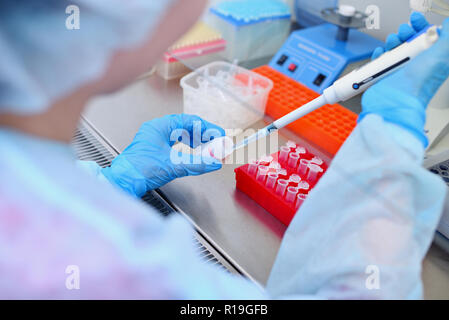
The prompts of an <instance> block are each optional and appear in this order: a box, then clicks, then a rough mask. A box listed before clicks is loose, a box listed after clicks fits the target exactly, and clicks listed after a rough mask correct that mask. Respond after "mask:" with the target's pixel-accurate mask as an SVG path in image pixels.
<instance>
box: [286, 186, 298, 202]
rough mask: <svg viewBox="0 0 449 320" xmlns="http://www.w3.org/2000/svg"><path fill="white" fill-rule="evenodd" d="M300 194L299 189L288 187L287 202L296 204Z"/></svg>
mask: <svg viewBox="0 0 449 320" xmlns="http://www.w3.org/2000/svg"><path fill="white" fill-rule="evenodd" d="M297 193H298V188H297V187H288V188H287V194H286V195H285V201H287V202H295V198H296V195H297Z"/></svg>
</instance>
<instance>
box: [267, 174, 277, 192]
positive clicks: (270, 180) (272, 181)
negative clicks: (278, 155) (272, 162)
mask: <svg viewBox="0 0 449 320" xmlns="http://www.w3.org/2000/svg"><path fill="white" fill-rule="evenodd" d="M278 177H279V175H278V174H277V173H276V172H270V173H269V174H268V176H267V182H266V184H265V186H266V187H267V188H268V189H273V188H274V186H275V185H276V180H277V179H278Z"/></svg>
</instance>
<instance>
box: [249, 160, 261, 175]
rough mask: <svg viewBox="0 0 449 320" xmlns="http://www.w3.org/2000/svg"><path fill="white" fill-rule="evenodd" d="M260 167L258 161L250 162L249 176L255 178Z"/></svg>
mask: <svg viewBox="0 0 449 320" xmlns="http://www.w3.org/2000/svg"><path fill="white" fill-rule="evenodd" d="M258 166H259V163H258V162H257V161H256V160H252V161H250V163H249V165H248V174H249V175H250V176H254V175H255V174H256V172H257V167H258Z"/></svg>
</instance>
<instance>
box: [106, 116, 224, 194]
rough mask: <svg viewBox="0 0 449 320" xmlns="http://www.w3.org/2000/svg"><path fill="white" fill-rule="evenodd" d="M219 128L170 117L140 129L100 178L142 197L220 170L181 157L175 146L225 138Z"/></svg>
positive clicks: (212, 164) (213, 161) (190, 157)
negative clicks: (151, 191) (167, 185)
mask: <svg viewBox="0 0 449 320" xmlns="http://www.w3.org/2000/svg"><path fill="white" fill-rule="evenodd" d="M224 135H225V132H224V130H223V129H222V128H220V127H218V126H216V125H214V124H211V123H209V122H207V121H205V120H203V119H201V118H200V117H198V116H192V115H185V114H181V115H169V116H165V117H162V118H159V119H154V120H152V121H149V122H146V123H144V124H143V125H142V127H141V128H140V130H139V132H138V133H137V135H136V136H135V138H134V140H133V142H132V143H131V145H129V146H128V147H127V148H126V149H125V150H124V151H123V152H122V153H121V154H120V155H119V156H117V157H116V158H115V159H114V160H113V161H112V164H111V166H110V167H107V168H104V169H102V174H103V175H104V176H105V177H106V178H107V179H108V180H109V181H110V182H111V183H113V184H115V185H117V186H119V187H120V188H122V189H123V190H125V191H126V192H128V193H130V194H132V195H134V196H137V197H142V196H143V195H144V194H145V193H146V192H147V191H149V190H153V189H156V188H159V187H161V186H163V185H164V184H166V183H168V182H170V181H172V180H174V179H176V178H180V177H184V176H195V175H200V174H203V173H207V172H211V171H215V170H218V169H221V167H222V164H221V162H219V161H217V160H216V159H213V158H205V157H201V155H191V154H184V153H181V152H179V151H177V150H175V149H174V148H172V146H173V145H174V144H175V142H177V141H179V142H181V143H184V144H187V145H189V146H190V147H192V148H195V147H197V146H198V145H200V144H201V143H204V142H209V141H210V140H212V139H213V138H215V137H220V136H224Z"/></svg>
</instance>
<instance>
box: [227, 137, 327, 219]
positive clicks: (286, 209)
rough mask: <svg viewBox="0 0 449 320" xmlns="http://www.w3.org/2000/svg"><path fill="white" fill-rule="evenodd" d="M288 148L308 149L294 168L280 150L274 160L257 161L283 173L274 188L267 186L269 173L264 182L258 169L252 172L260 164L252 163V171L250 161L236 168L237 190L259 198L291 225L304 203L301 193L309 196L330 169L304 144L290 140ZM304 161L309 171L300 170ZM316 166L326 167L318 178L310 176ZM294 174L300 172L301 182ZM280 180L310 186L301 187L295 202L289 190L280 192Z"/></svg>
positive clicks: (254, 198) (269, 210) (291, 185)
mask: <svg viewBox="0 0 449 320" xmlns="http://www.w3.org/2000/svg"><path fill="white" fill-rule="evenodd" d="M287 147H288V148H289V149H290V150H289V151H288V154H289V155H290V154H292V153H295V154H298V152H297V150H300V151H305V153H299V155H300V157H299V161H298V162H297V163H296V165H295V166H294V167H291V166H289V164H288V159H289V158H287V159H283V157H282V156H281V157H280V154H281V152H280V151H279V152H277V153H275V154H273V155H271V157H269V158H270V159H271V160H270V159H268V160H267V159H261V160H259V161H258V162H257V166H265V167H268V168H269V172H277V173H278V174H279V177H278V179H277V180H276V184H275V186H274V187H267V185H266V181H267V178H268V174H266V175H265V178H264V179H263V181H260V180H258V179H257V171H256V172H250V171H252V170H254V165H256V164H254V163H253V164H252V170H250V169H249V168H250V164H245V165H243V166H241V167H238V168H236V169H235V170H234V171H235V179H236V186H237V189H239V190H240V191H242V192H244V193H245V194H247V195H248V196H249V197H250V198H252V199H253V200H254V201H256V202H257V203H258V204H259V205H261V206H262V207H263V208H265V209H266V210H267V211H268V212H270V213H271V214H272V215H273V216H274V217H276V218H277V219H278V220H279V221H281V222H282V223H283V224H285V225H286V226H288V225H289V224H290V221H291V220H292V219H293V216H294V215H295V213H296V212H297V211H298V209H299V207H300V206H301V204H302V202H301V201H300V200H298V194H301V195H305V196H307V195H308V193H309V192H310V190H312V188H313V187H314V186H315V185H316V183H317V182H318V181H319V179H320V178H321V176H322V175H323V174H324V173H325V172H326V170H327V165H326V163H325V162H324V161H323V160H322V159H320V158H319V157H316V156H315V155H314V154H312V153H310V152H308V151H307V150H306V149H305V148H304V147H301V146H298V145H296V144H294V143H292V142H289V143H288V144H287ZM284 155H285V152H284ZM280 158H281V159H280ZM300 160H304V161H303V163H308V167H307V170H306V172H303V173H300V172H298V170H299V162H300ZM276 163H278V164H279V165H280V166H281V168H279V167H276V165H274V164H276ZM312 165H314V167H313V168H315V169H316V166H319V167H320V168H321V169H320V170H322V172H320V173H318V175H317V178H316V179H314V180H310V179H308V177H309V172H310V166H312ZM257 168H258V167H257ZM262 171H265V170H262ZM282 171H284V172H282ZM294 174H296V175H299V177H300V178H301V181H300V182H299V183H298V182H297V181H296V182H295V181H294V179H293V177H292V175H294ZM296 178H297V177H296ZM279 179H283V180H289V183H288V186H287V187H298V185H299V184H301V186H303V187H304V182H307V184H308V185H309V188H308V189H299V190H297V191H298V192H297V194H296V196H295V198H294V201H293V202H288V201H287V199H286V195H287V193H286V192H285V193H284V194H283V195H280V194H278V193H277V192H276V189H277V186H278V182H279ZM300 197H302V196H300Z"/></svg>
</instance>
